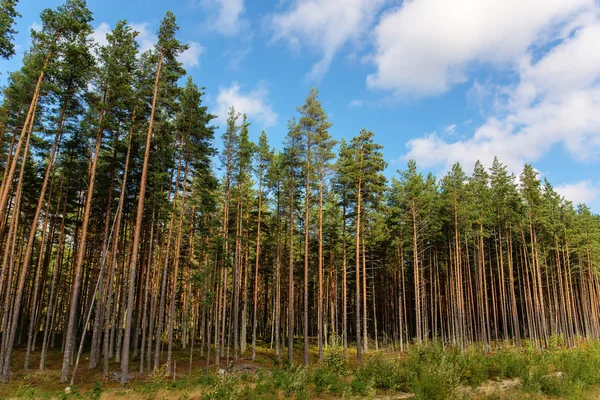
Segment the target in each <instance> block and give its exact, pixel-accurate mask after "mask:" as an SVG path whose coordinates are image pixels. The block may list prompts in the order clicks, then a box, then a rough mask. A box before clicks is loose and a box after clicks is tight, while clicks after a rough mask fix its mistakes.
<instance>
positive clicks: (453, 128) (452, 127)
mask: <svg viewBox="0 0 600 400" xmlns="http://www.w3.org/2000/svg"><path fill="white" fill-rule="evenodd" d="M444 132H445V133H446V134H448V135H454V134H455V133H456V124H450V125H448V126H446V127H445V128H444Z"/></svg>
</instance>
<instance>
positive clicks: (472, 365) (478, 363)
mask: <svg viewBox="0 0 600 400" xmlns="http://www.w3.org/2000/svg"><path fill="white" fill-rule="evenodd" d="M452 358H453V360H451V361H452V362H454V363H455V364H456V366H457V368H458V373H459V375H460V381H461V382H462V383H463V384H465V385H469V386H472V387H476V386H479V385H480V384H481V383H482V382H485V381H486V380H487V379H488V378H489V371H488V357H487V356H486V355H485V354H484V353H483V351H481V350H478V349H474V348H473V349H469V350H467V351H465V352H458V351H455V352H453V357H452Z"/></svg>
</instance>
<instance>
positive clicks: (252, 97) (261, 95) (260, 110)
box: [215, 82, 278, 128]
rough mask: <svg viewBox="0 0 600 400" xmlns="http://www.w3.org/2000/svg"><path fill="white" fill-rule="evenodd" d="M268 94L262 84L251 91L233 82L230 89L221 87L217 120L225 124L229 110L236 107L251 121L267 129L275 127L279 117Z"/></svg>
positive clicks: (218, 97)
mask: <svg viewBox="0 0 600 400" xmlns="http://www.w3.org/2000/svg"><path fill="white" fill-rule="evenodd" d="M268 94H269V93H268V91H267V88H266V86H265V84H264V83H260V84H259V85H258V86H257V87H256V88H255V89H254V90H251V91H244V88H243V87H242V86H240V85H239V84H238V83H237V82H233V83H232V84H231V86H229V87H221V88H220V89H219V94H218V95H217V104H216V110H215V114H216V115H217V116H218V117H217V120H218V121H219V122H221V123H224V122H225V121H226V120H227V113H228V112H229V108H230V107H231V106H234V107H235V109H236V111H237V112H239V113H242V114H244V113H245V114H246V115H247V116H248V118H249V119H250V121H252V120H254V121H257V122H258V123H260V124H261V125H262V126H263V127H265V128H268V127H270V126H273V125H275V123H276V122H277V117H278V116H277V114H276V113H275V112H274V111H273V108H272V107H271V104H270V103H269V101H268V99H267V96H268Z"/></svg>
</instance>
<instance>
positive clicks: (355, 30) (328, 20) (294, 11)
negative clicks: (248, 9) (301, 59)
mask: <svg viewBox="0 0 600 400" xmlns="http://www.w3.org/2000/svg"><path fill="white" fill-rule="evenodd" d="M383 3H384V0H295V1H294V2H293V3H292V4H291V6H289V7H288V8H287V9H286V10H284V11H283V12H281V13H277V14H274V15H272V16H271V17H270V21H269V22H270V24H271V26H272V29H273V36H272V40H273V41H275V42H277V41H284V42H287V43H288V44H289V45H290V46H291V47H292V48H293V49H295V50H299V49H300V48H301V47H302V45H306V46H308V47H310V48H312V49H315V50H317V51H318V52H320V53H321V54H322V58H321V60H320V61H318V62H317V63H316V64H314V65H313V67H312V70H311V71H310V74H309V76H310V77H311V78H313V79H321V78H322V77H323V76H324V75H325V74H326V73H327V71H328V70H329V65H330V64H331V61H332V60H333V58H334V56H335V54H336V53H337V52H338V51H339V50H340V48H341V47H342V46H344V45H345V44H346V43H348V42H350V41H355V40H357V39H359V38H361V37H362V36H363V35H364V34H365V33H366V32H368V30H369V28H370V27H371V25H372V21H373V19H374V18H375V16H376V13H377V12H378V11H379V9H380V8H381V6H382V5H383Z"/></svg>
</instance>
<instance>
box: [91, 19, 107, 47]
mask: <svg viewBox="0 0 600 400" xmlns="http://www.w3.org/2000/svg"><path fill="white" fill-rule="evenodd" d="M111 31H112V29H111V28H110V25H109V24H107V23H106V22H102V23H101V24H100V25H98V26H97V27H95V28H94V31H93V32H92V34H91V35H90V36H91V39H92V40H93V41H94V43H96V44H98V45H99V46H107V45H108V39H107V38H106V35H107V34H108V33H110V32H111Z"/></svg>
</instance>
